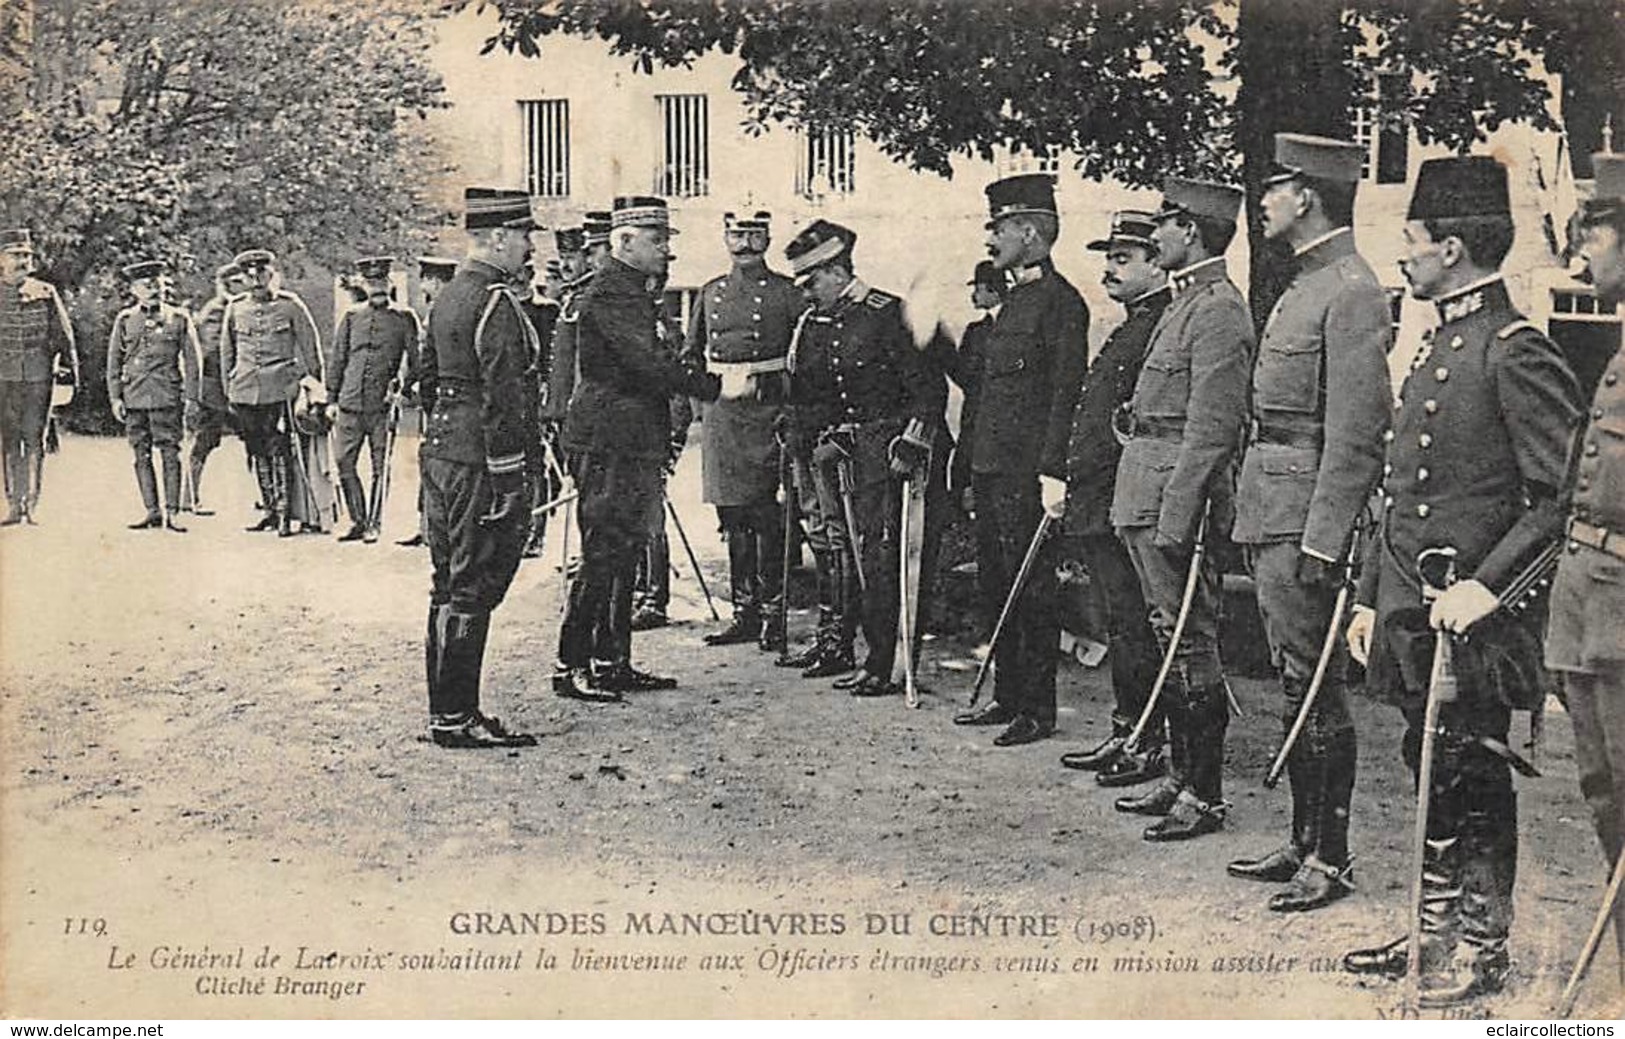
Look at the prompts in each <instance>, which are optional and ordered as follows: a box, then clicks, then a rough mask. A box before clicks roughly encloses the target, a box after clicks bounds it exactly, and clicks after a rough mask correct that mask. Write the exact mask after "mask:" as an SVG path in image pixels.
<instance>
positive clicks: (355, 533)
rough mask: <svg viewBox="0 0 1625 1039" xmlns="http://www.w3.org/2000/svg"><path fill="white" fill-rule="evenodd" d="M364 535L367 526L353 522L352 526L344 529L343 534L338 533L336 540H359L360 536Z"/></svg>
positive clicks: (365, 534)
mask: <svg viewBox="0 0 1625 1039" xmlns="http://www.w3.org/2000/svg"><path fill="white" fill-rule="evenodd" d="M366 536H367V528H366V527H365V526H364V525H362V524H360V523H357V524H354V525H353V526H351V527H350V529H349V530H347V531H345V532H344V533H343V534H340V535H339V537H338V540H340V541H360V540H361V539H362V538H364V537H366Z"/></svg>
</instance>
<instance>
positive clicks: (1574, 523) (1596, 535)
mask: <svg viewBox="0 0 1625 1039" xmlns="http://www.w3.org/2000/svg"><path fill="white" fill-rule="evenodd" d="M1568 539H1569V544H1570V545H1571V546H1573V545H1577V544H1578V545H1584V546H1585V547H1587V548H1592V549H1596V550H1597V551H1598V552H1602V553H1605V554H1607V555H1610V556H1613V557H1614V558H1615V559H1625V534H1622V533H1620V532H1619V531H1617V530H1609V529H1608V528H1607V527H1598V526H1593V525H1592V524H1590V523H1587V522H1586V521H1585V520H1582V519H1570V520H1569V530H1568Z"/></svg>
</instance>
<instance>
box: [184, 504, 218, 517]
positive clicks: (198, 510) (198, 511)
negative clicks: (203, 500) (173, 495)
mask: <svg viewBox="0 0 1625 1039" xmlns="http://www.w3.org/2000/svg"><path fill="white" fill-rule="evenodd" d="M187 511H188V512H190V513H191V514H192V515H194V516H213V515H214V510H213V509H211V508H209V507H208V506H207V505H194V506H192V507H191V508H190V509H188V510H187Z"/></svg>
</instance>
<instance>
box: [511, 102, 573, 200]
mask: <svg viewBox="0 0 1625 1039" xmlns="http://www.w3.org/2000/svg"><path fill="white" fill-rule="evenodd" d="M519 110H520V112H521V113H522V114H523V115H524V121H525V184H526V186H527V187H528V188H529V190H530V193H531V195H533V196H536V197H540V198H566V197H568V196H569V194H570V102H569V101H568V100H566V99H565V98H545V99H542V100H537V101H521V102H519Z"/></svg>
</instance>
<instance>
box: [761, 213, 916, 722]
mask: <svg viewBox="0 0 1625 1039" xmlns="http://www.w3.org/2000/svg"><path fill="white" fill-rule="evenodd" d="M856 242H857V235H856V234H855V233H853V232H852V231H851V230H850V229H848V228H845V227H842V226H841V225H839V224H834V223H830V222H829V221H827V220H815V221H813V223H812V224H811V225H809V226H808V227H807V228H806V229H804V230H803V231H802V232H801V233H800V234H798V235H796V237H795V238H794V239H793V240H792V241H791V242H790V244H789V245H788V246H786V247H785V256H786V258H788V259H789V261H790V269H791V272H792V276H793V277H794V278H795V279H796V282H797V284H799V285H801V286H802V288H803V289H804V290H805V292H806V294H807V297H808V299H809V300H810V301H811V303H812V306H811V308H810V309H809V310H808V311H807V312H806V313H805V315H804V316H803V318H802V319H801V320H800V321H799V322H798V327H797V331H796V335H795V338H794V340H793V342H792V343H791V347H790V354H789V357H788V359H787V367H788V370H789V372H790V399H791V402H792V405H793V408H792V417H791V419H790V427H791V428H790V430H789V435H790V436H791V437H792V438H793V439H796V440H798V441H800V442H802V443H803V444H810V445H811V447H810V470H809V474H810V475H811V477H812V479H813V483H814V487H815V489H816V495H817V499H818V517H819V519H818V525H819V528H820V533H821V534H822V539H821V540H822V542H823V544H824V545H825V546H826V548H825V551H824V552H823V553H821V555H822V558H821V559H820V560H819V564H820V577H821V578H824V575H825V574H828V577H827V578H824V579H821V580H820V582H819V585H820V593H821V594H820V614H821V619H822V615H823V614H824V610H825V609H826V607H825V604H824V600H825V599H826V597H827V598H828V599H829V600H830V606H829V607H827V608H828V609H829V610H830V612H831V613H832V614H833V615H834V623H833V625H832V626H831V627H833V629H834V630H833V633H832V634H831V635H830V636H829V637H828V638H827V639H821V643H822V645H821V647H820V648H819V657H818V659H817V660H816V661H814V662H813V663H812V665H811V666H810V667H809V668H808V669H807V670H806V671H804V672H803V674H804V675H806V676H807V677H823V676H827V675H831V674H840V673H841V672H842V671H843V670H845V671H849V672H850V673H848V674H845V675H843V676H842V677H841V678H839V679H837V680H836V682H835V687H836V688H837V689H844V690H846V691H848V692H849V693H850V694H851V695H853V696H886V695H891V694H894V693H897V692H899V691H900V690H899V689H898V687H897V686H895V685H894V684H893V683H892V680H891V675H892V665H893V663H894V662H895V654H896V651H897V617H898V595H899V587H898V578H899V576H900V574H899V571H898V565H899V560H898V556H897V551H898V521H899V518H900V511H899V510H900V506H901V500H900V498H899V497H898V490H899V487H900V486H901V484H900V479H901V476H902V474H904V473H908V472H916V473H918V474H920V475H921V476H923V474H924V466H925V463H926V461H927V460H928V458H929V454H930V441H929V439H927V434H926V429H927V425H926V424H927V423H928V422H929V421H930V420H931V407H932V405H933V401H932V400H931V399H930V398H929V396H928V394H927V393H926V388H927V387H926V377H925V371H924V364H923V360H922V355H921V353H920V352H919V351H918V350H917V349H916V348H915V346H914V339H913V336H912V335H911V334H910V332H909V329H908V325H907V323H906V322H905V320H904V317H903V309H902V301H901V300H900V299H898V298H897V297H896V296H894V295H892V294H890V293H888V292H881V291H880V290H878V289H872V288H870V287H869V286H868V285H867V284H865V283H864V282H863V281H862V280H861V279H859V278H858V277H856V276H855V275H854V274H853V271H852V247H853V245H854V244H855V243H856ZM815 551H816V548H815ZM860 620H861V624H862V627H863V639H864V642H865V644H866V646H867V655H866V657H865V658H864V662H863V666H862V667H861V668H858V669H857V670H851V669H852V665H853V660H854V658H853V655H852V641H853V635H854V634H855V633H856V628H857V627H858V625H859V622H860ZM821 626H822V625H821Z"/></svg>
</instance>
